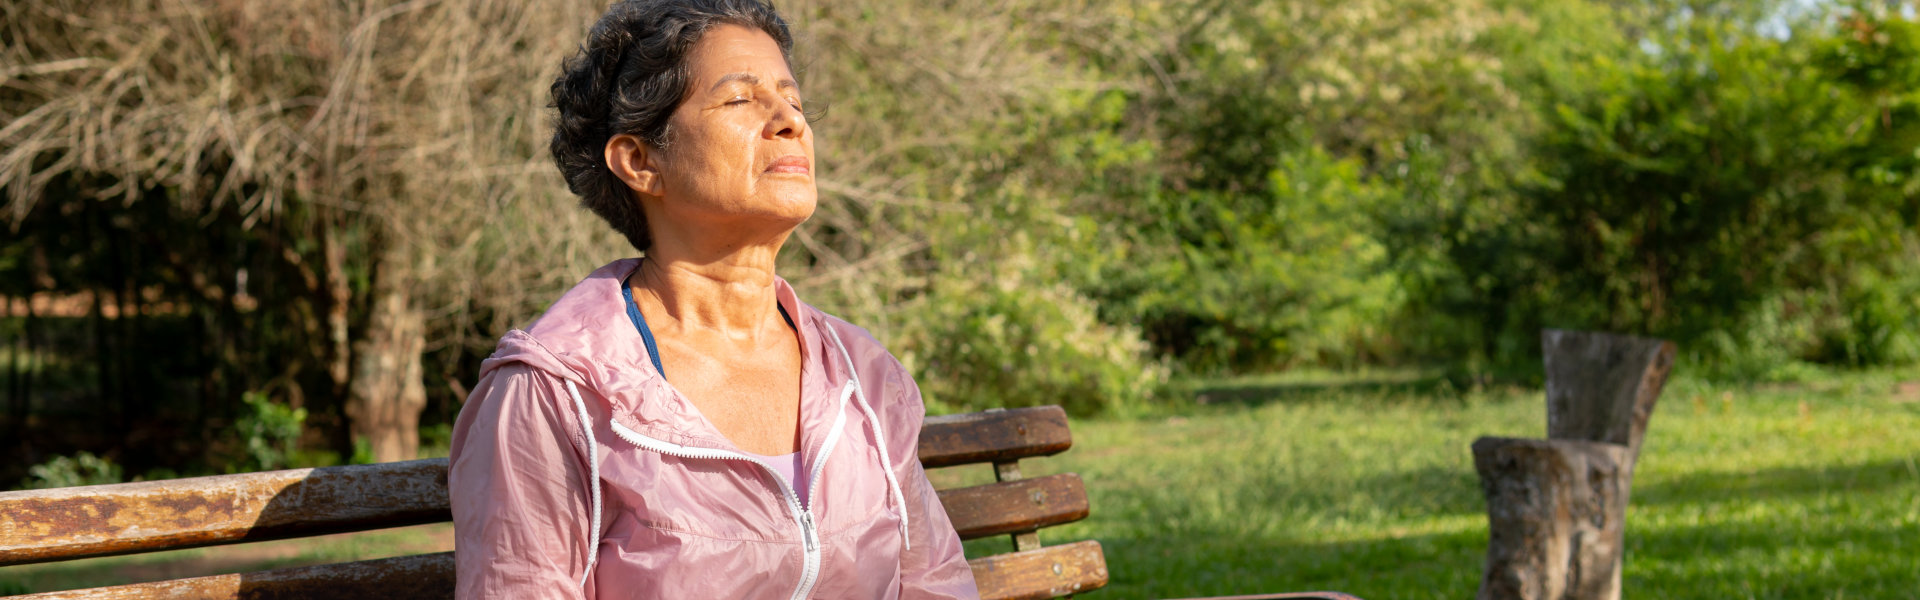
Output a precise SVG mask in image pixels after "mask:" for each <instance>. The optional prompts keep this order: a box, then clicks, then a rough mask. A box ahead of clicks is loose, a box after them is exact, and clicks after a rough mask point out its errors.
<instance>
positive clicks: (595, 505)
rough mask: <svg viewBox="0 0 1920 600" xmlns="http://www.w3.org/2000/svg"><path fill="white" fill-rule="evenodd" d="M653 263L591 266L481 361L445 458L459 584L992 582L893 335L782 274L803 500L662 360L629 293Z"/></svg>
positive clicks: (779, 594)
mask: <svg viewBox="0 0 1920 600" xmlns="http://www.w3.org/2000/svg"><path fill="white" fill-rule="evenodd" d="M638 264H639V261H638V260H636V259H626V260H620V261H615V262H614V263H613V264H610V265H607V266H605V267H601V268H600V269H599V270H597V271H594V272H593V274H592V275H589V276H588V277H587V279H586V280H585V281H582V282H580V284H579V285H576V286H574V288H573V289H572V290H570V291H568V292H567V293H566V295H564V296H562V297H561V298H560V300H559V301H557V302H555V303H554V304H553V306H552V307H551V308H548V309H547V312H546V314H545V315H543V316H541V317H540V318H539V320H537V321H535V322H534V323H533V325H532V326H530V327H528V328H527V329H526V330H524V331H522V330H515V331H512V332H509V333H507V335H506V336H505V337H503V338H501V340H500V345H499V347H498V348H497V349H496V350H494V353H493V356H492V357H491V358H488V359H487V361H486V362H485V363H483V364H482V366H481V376H480V381H479V383H478V384H477V385H476V386H475V387H474V389H473V394H472V395H471V396H470V397H468V399H467V403H466V406H465V407H463V408H462V409H461V411H460V418H459V420H458V421H457V422H456V423H455V425H454V431H453V448H452V457H451V464H452V466H451V468H450V471H449V473H448V487H449V491H450V493H451V496H452V501H453V521H454V531H455V556H456V562H457V565H458V567H457V568H458V570H457V573H458V579H459V585H458V589H457V594H456V595H457V597H459V598H769V599H778V598H793V599H798V598H832V599H891V598H977V597H978V595H979V592H977V591H976V590H975V588H974V582H973V572H972V571H971V570H970V569H969V568H968V566H967V562H966V558H965V556H963V555H962V553H961V546H960V539H959V537H958V536H957V535H956V534H955V533H954V530H953V524H952V523H951V522H950V521H948V519H947V514H946V511H945V510H943V509H942V508H941V506H940V500H939V498H938V497H937V496H935V494H934V491H933V486H932V485H930V484H929V483H928V482H927V478H926V473H925V472H923V471H922V470H921V468H920V461H919V457H918V452H917V448H918V445H919V444H918V438H919V433H920V424H921V420H922V418H923V417H924V416H925V413H926V408H925V406H924V405H923V404H922V403H921V400H920V392H919V388H918V387H916V386H915V385H914V383H913V379H912V378H911V377H909V376H908V375H907V373H906V370H905V369H904V368H903V367H902V366H901V365H900V363H899V362H898V361H896V360H895V359H894V358H893V356H892V355H890V354H888V353H887V351H886V349H885V348H882V347H881V346H880V344H879V343H878V342H876V341H874V339H873V338H872V337H871V336H869V335H868V334H867V333H866V331H865V330H863V329H860V328H859V327H855V326H853V325H850V324H848V323H847V322H845V321H842V320H840V319H837V318H834V317H832V316H828V315H827V314H825V313H822V312H820V311H819V310H816V309H814V308H813V307H812V306H808V305H806V304H804V303H801V302H800V301H799V299H798V298H797V297H796V296H795V295H794V293H793V289H792V288H791V287H789V286H788V285H787V283H786V282H785V281H784V280H783V281H780V282H779V283H778V285H779V291H778V296H779V302H780V305H781V306H782V307H783V308H785V309H786V311H787V314H788V315H791V316H792V318H793V322H794V325H795V328H796V329H797V330H798V332H799V336H800V342H801V352H802V369H801V377H800V393H801V403H800V413H801V414H800V427H801V434H800V442H801V453H802V457H803V460H804V465H805V468H806V469H807V473H808V474H809V475H810V476H809V477H804V478H802V480H803V481H806V482H808V483H809V485H810V486H811V488H810V489H811V490H812V492H811V494H808V495H807V498H808V502H806V503H802V502H801V501H800V497H801V495H800V494H798V493H796V492H795V491H794V490H793V489H792V486H791V484H790V483H789V482H787V481H786V479H785V478H784V477H783V476H781V475H778V474H776V471H775V470H774V469H773V468H772V467H770V466H769V465H767V464H765V463H762V462H760V461H759V460H758V459H756V458H754V457H752V456H751V455H748V454H745V453H742V452H741V451H740V450H739V449H738V448H736V447H735V446H734V445H733V443H732V442H729V441H728V440H727V439H726V438H724V437H722V436H721V435H720V433H719V432H718V431H716V430H715V429H714V427H713V425H712V424H711V423H709V422H708V421H707V420H706V418H705V417H703V416H701V415H700V412H699V411H698V410H696V409H695V408H694V406H693V404H692V403H690V402H688V401H687V399H686V398H684V397H682V396H680V395H679V393H677V392H675V391H674V389H673V388H672V387H670V386H669V385H668V384H667V382H666V381H665V380H664V379H663V378H662V377H661V376H660V374H659V373H658V372H656V371H655V370H654V368H653V364H652V362H651V358H650V357H649V356H648V354H647V352H646V349H645V347H644V345H643V344H642V342H641V337H640V334H639V331H638V330H637V329H636V328H635V327H634V325H633V323H632V322H631V321H630V320H629V318H628V316H627V314H626V312H625V301H624V300H623V299H622V295H621V289H622V280H623V279H624V278H625V277H626V275H627V274H628V273H631V272H632V271H633V269H634V268H635V267H636V266H637V265H638Z"/></svg>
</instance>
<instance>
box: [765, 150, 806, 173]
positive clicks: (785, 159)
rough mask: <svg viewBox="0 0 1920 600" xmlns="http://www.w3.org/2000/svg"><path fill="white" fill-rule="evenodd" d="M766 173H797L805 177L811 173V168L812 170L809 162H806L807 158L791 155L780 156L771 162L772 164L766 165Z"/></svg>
mask: <svg viewBox="0 0 1920 600" xmlns="http://www.w3.org/2000/svg"><path fill="white" fill-rule="evenodd" d="M767 172H768V173H798V174H801V175H807V174H810V173H812V172H813V168H812V165H811V164H810V161H808V160H807V157H805V156H801V155H798V154H791V155H787V156H782V157H780V159H779V160H776V161H773V164H771V165H767Z"/></svg>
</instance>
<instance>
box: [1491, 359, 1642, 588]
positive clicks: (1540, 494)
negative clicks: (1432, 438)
mask: <svg viewBox="0 0 1920 600" xmlns="http://www.w3.org/2000/svg"><path fill="white" fill-rule="evenodd" d="M1540 342H1541V345H1542V347H1543V349H1544V350H1545V359H1546V371H1547V434H1548V437H1549V438H1551V439H1548V440H1521V439H1511V438H1491V437H1485V438H1480V439H1479V440H1476V441H1474V443H1473V462H1474V469H1475V470H1476V471H1478V472H1479V474H1480V485H1481V489H1482V491H1484V492H1485V493H1486V496H1487V524H1488V526H1489V528H1490V532H1491V535H1490V536H1489V539H1488V544H1487V565H1486V571H1485V574H1484V576H1483V577H1482V579H1481V582H1480V593H1479V596H1478V597H1479V598H1480V599H1481V600H1506V599H1524V600H1618V599H1619V598H1620V567H1621V558H1622V549H1623V548H1624V547H1625V543H1626V514H1627V501H1628V499H1629V498H1630V497H1631V495H1632V494H1631V491H1632V487H1633V469H1634V465H1635V463H1636V462H1637V461H1638V460H1639V455H1640V443H1641V440H1642V439H1644V438H1645V437H1646V429H1647V420H1648V419H1649V418H1650V417H1652V416H1653V407H1654V404H1655V403H1656V402H1657V401H1658V400H1659V398H1660V390H1661V389H1662V388H1663V387H1665V386H1666V382H1667V374H1668V373H1669V372H1670V371H1671V370H1672V369H1673V358H1674V354H1675V350H1676V349H1675V347H1674V345H1673V343H1672V342H1667V341H1663V340H1654V339H1647V338H1638V337H1631V336H1623V335H1611V334H1605V333H1592V332H1578V331H1558V330H1551V329H1550V330H1546V331H1543V332H1541V335H1540Z"/></svg>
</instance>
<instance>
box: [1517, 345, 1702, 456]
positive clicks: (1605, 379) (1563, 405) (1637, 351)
mask: <svg viewBox="0 0 1920 600" xmlns="http://www.w3.org/2000/svg"><path fill="white" fill-rule="evenodd" d="M1540 345H1541V347H1542V349H1543V350H1545V352H1544V354H1545V359H1546V367H1547V438H1548V439H1555V440H1585V441H1590V442H1607V443H1610V444H1620V445H1623V446H1626V447H1627V448H1629V449H1631V450H1632V451H1633V457H1634V458H1635V459H1636V460H1637V459H1638V457H1639V456H1640V441H1641V439H1643V438H1645V437H1646V434H1647V419H1649V418H1651V417H1652V416H1653V405H1654V403H1655V402H1658V401H1659V400H1660V390H1661V389H1662V388H1664V387H1666V385H1667V374H1668V373H1669V372H1671V371H1673V356H1674V353H1675V351H1676V348H1675V347H1674V345H1673V342H1669V341H1665V340H1655V339H1648V338H1639V337H1632V336H1625V335H1612V334H1605V333H1593V332H1586V331H1561V330H1558V329H1548V330H1545V331H1542V332H1540Z"/></svg>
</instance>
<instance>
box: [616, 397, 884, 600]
mask: <svg viewBox="0 0 1920 600" xmlns="http://www.w3.org/2000/svg"><path fill="white" fill-rule="evenodd" d="M852 393H853V384H852V383H849V384H848V385H847V387H846V389H845V390H843V391H842V392H841V393H840V406H839V410H838V411H836V414H835V415H834V418H833V426H832V427H830V428H828V430H827V437H826V440H825V441H823V442H822V443H821V445H820V450H819V452H818V453H816V454H815V455H816V456H818V458H816V459H814V461H813V467H812V468H811V469H809V470H808V471H807V472H808V478H809V479H808V480H807V500H808V502H807V504H808V505H811V504H813V502H812V500H813V498H816V497H818V496H815V494H817V493H819V491H820V472H821V470H822V468H824V467H825V466H826V463H827V457H828V456H829V455H831V454H832V452H833V446H834V443H835V442H837V441H839V439H840V433H841V430H843V429H845V427H846V421H847V413H846V408H847V397H848V396H850V395H852ZM608 425H610V426H611V428H612V429H613V434H614V435H616V436H619V437H620V439H623V440H626V441H627V443H629V444H633V445H635V446H639V447H640V448H642V449H645V450H650V451H653V452H658V453H661V454H665V455H668V456H677V457H680V458H687V459H708V460H743V461H747V462H750V463H753V464H756V465H760V468H761V469H764V470H766V472H767V474H768V475H770V476H772V477H773V480H774V481H776V482H779V484H780V495H781V497H782V498H783V499H785V500H786V501H787V511H788V512H790V513H792V516H793V520H794V522H795V523H799V524H800V540H801V548H802V552H801V554H802V557H803V560H802V561H801V565H802V568H801V572H800V585H798V586H796V587H794V589H793V596H792V598H793V600H802V599H804V598H806V597H807V595H808V594H810V593H813V586H814V584H815V583H818V580H819V578H820V531H819V528H818V526H816V525H815V524H814V521H813V511H812V510H811V507H810V506H803V505H801V504H800V495H799V494H798V493H796V492H795V491H794V489H793V484H792V483H790V482H788V481H787V478H785V477H782V476H780V472H779V471H777V470H775V469H774V468H773V465H769V464H767V463H766V461H762V460H760V459H758V458H755V457H752V456H748V455H746V454H743V453H739V452H733V451H730V450H716V449H713V448H696V447H693V446H683V445H680V444H675V443H672V442H666V441H662V440H657V439H654V438H650V437H647V436H644V435H641V434H640V432H638V431H634V430H632V429H629V428H628V427H627V426H625V425H621V424H620V423H619V422H609V423H608Z"/></svg>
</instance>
